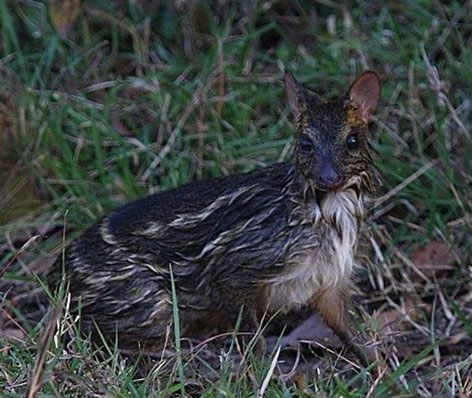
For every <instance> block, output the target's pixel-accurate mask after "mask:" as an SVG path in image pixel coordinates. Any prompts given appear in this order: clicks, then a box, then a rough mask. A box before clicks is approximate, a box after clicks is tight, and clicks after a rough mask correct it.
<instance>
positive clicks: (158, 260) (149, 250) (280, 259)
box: [48, 71, 380, 352]
mask: <svg viewBox="0 0 472 398" xmlns="http://www.w3.org/2000/svg"><path fill="white" fill-rule="evenodd" d="M284 81H285V90H286V94H287V99H288V105H289V108H290V110H291V112H292V114H293V115H294V117H295V119H296V122H297V126H298V134H297V137H296V143H295V148H294V152H293V156H292V157H291V159H290V160H289V161H286V162H282V163H277V164H274V165H271V166H268V167H265V168H261V169H258V170H255V171H252V172H249V173H243V174H235V175H230V176H227V177H222V178H216V179H209V180H201V181H195V182H191V183H189V184H186V185H183V186H180V187H177V188H175V189H171V190H168V191H165V192H160V193H158V194H155V195H151V196H148V197H145V198H143V199H140V200H137V201H134V202H132V203H129V204H127V205H125V206H123V207H120V208H118V209H116V210H114V211H112V212H111V213H110V214H108V215H106V216H105V217H104V218H102V219H101V220H100V221H99V222H98V223H96V224H95V225H94V226H92V227H91V228H90V229H88V230H87V231H86V232H85V233H84V234H83V235H82V236H81V237H79V238H78V239H77V240H75V241H74V242H73V243H72V244H71V245H70V247H68V248H67V250H66V255H65V262H64V264H63V261H62V260H59V261H57V262H56V264H55V265H54V267H53V269H52V271H51V272H50V274H49V277H48V278H49V282H50V284H51V285H52V286H56V284H57V283H58V281H60V280H61V275H62V271H63V270H64V272H65V275H66V280H67V281H68V285H69V291H70V293H71V296H72V298H73V303H75V305H77V303H78V302H80V317H81V319H80V320H81V325H82V330H84V331H85V332H96V330H97V328H99V329H100V331H101V333H102V334H103V335H104V336H105V337H106V338H109V339H111V340H112V341H114V339H115V337H116V336H118V344H119V345H120V347H123V348H127V349H138V348H143V347H159V346H162V344H163V343H164V341H165V337H166V335H167V334H168V332H169V330H171V331H172V328H171V327H170V326H171V325H172V322H173V309H172V295H171V293H172V284H171V273H172V276H173V279H174V286H175V291H176V296H177V303H178V309H179V312H178V313H179V317H180V325H181V332H182V335H183V336H188V337H194V336H200V335H202V334H203V333H204V332H205V331H208V330H214V329H217V330H218V329H219V330H227V328H228V327H232V326H234V325H235V323H236V321H237V319H238V316H239V315H240V313H241V314H242V315H241V316H242V323H241V330H243V331H255V329H256V328H257V325H258V323H259V321H260V319H261V317H262V316H263V314H264V313H268V314H272V313H275V312H277V311H282V312H283V311H288V310H293V309H297V308H300V307H302V306H309V308H311V309H312V311H313V312H314V313H316V314H318V316H320V317H321V318H322V319H323V320H324V321H325V323H326V324H327V325H328V326H329V327H330V328H331V329H332V330H333V331H334V332H335V333H336V334H337V335H338V336H339V337H341V338H342V339H343V340H344V341H345V342H348V343H351V345H352V346H353V347H354V349H355V350H356V351H358V352H365V350H364V349H363V347H361V346H360V343H355V342H353V336H354V332H353V327H352V322H351V320H350V317H349V314H348V311H347V307H348V303H349V285H350V280H351V278H350V277H351V273H352V269H353V261H354V260H353V258H354V254H355V252H356V249H357V245H358V231H359V227H360V225H361V223H362V221H363V219H364V218H365V212H366V201H368V200H369V198H371V197H372V196H373V195H375V192H376V189H377V188H378V186H379V184H380V183H379V177H378V172H377V171H376V169H375V167H374V165H373V163H372V158H371V151H370V149H369V144H368V135H369V129H368V122H369V118H370V116H371V115H372V113H373V112H374V111H375V109H376V108H377V104H378V102H379V98H380V82H379V78H378V77H377V75H376V74H375V73H374V72H372V71H366V72H364V73H362V74H361V75H360V76H358V77H357V79H356V80H355V81H354V83H353V84H352V85H351V86H350V88H349V89H348V91H347V93H346V94H345V95H344V96H341V97H340V98H338V99H336V100H333V101H324V100H323V99H322V98H320V97H319V96H318V95H317V94H315V93H314V92H312V91H311V90H310V89H309V88H307V87H306V86H305V85H303V84H300V83H299V82H297V81H296V80H295V78H294V77H293V76H292V75H291V74H290V73H286V74H285V77H284ZM241 309H242V312H241Z"/></svg>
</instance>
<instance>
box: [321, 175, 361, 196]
mask: <svg viewBox="0 0 472 398" xmlns="http://www.w3.org/2000/svg"><path fill="white" fill-rule="evenodd" d="M347 190H352V191H354V193H355V194H356V196H357V197H359V196H360V194H361V187H360V180H359V179H358V178H352V179H350V180H348V181H342V182H340V183H339V184H336V185H335V186H332V187H329V188H326V187H320V186H318V185H315V187H314V191H315V195H316V198H317V199H318V200H320V201H321V200H323V199H324V198H325V197H326V195H328V194H329V193H340V192H343V191H347Z"/></svg>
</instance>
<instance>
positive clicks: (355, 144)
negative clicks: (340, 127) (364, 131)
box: [346, 133, 361, 151]
mask: <svg viewBox="0 0 472 398" xmlns="http://www.w3.org/2000/svg"><path fill="white" fill-rule="evenodd" d="M360 144H361V142H360V140H359V134H356V133H354V134H349V135H348V136H347V138H346V145H347V148H348V149H350V150H351V151H353V150H355V149H358V148H359V146H360Z"/></svg>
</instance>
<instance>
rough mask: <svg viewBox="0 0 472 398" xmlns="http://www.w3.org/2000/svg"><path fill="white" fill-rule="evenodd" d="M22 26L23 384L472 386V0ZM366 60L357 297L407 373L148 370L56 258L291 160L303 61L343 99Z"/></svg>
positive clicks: (5, 349) (177, 363) (328, 364)
mask: <svg viewBox="0 0 472 398" xmlns="http://www.w3.org/2000/svg"><path fill="white" fill-rule="evenodd" d="M0 25H1V29H2V34H1V38H2V39H1V40H0V54H1V59H0V77H1V78H0V99H1V100H0V126H1V127H0V148H1V149H0V164H1V167H0V178H1V180H2V185H1V186H0V264H1V268H0V275H1V281H0V293H1V296H2V301H1V303H2V307H1V312H0V332H1V336H0V339H1V342H2V348H1V350H0V391H1V392H2V396H6V397H17V396H24V395H25V393H26V392H27V393H28V394H29V395H28V396H30V397H34V396H58V397H60V396H77V397H82V396H97V397H98V396H125V395H126V396H136V397H144V396H153V395H163V396H164V395H166V396H174V395H176V396H177V395H179V396H186V395H195V396H197V395H199V396H256V395H258V396H302V397H308V396H313V395H316V396H333V397H334V396H344V397H363V396H385V397H392V396H435V397H468V396H471V395H472V357H471V352H472V343H471V340H472V339H471V337H472V322H471V319H472V318H471V316H472V304H471V303H472V284H471V276H472V275H471V272H472V268H471V252H472V250H471V243H472V241H471V236H472V234H471V226H472V216H471V206H472V195H471V194H472V173H471V171H472V169H471V159H472V156H471V155H472V145H471V133H470V131H471V127H472V102H471V94H472V77H471V74H470V70H471V69H472V4H471V3H470V2H460V1H448V2H437V1H432V2H425V1H399V2H380V1H369V2H367V1H357V2H350V1H347V2H331V1H317V2H310V3H309V4H308V2H301V1H300V2H298V1H295V2H289V1H283V0H280V1H243V2H229V1H196V0H194V1H190V0H188V1H185V0H183V1H178V2H172V3H171V2H169V3H167V2H159V1H140V2H132V1H122V0H113V1H108V2H106V1H96V2H91V1H86V0H84V1H78V0H68V1H51V2H50V3H48V4H45V3H43V2H39V1H13V0H3V1H2V0H0ZM366 69H372V70H375V71H376V72H377V73H378V74H379V76H380V78H381V80H382V86H383V91H382V101H381V104H380V107H379V110H378V112H377V113H376V116H375V118H374V121H373V123H372V128H373V137H372V145H373V148H374V149H375V151H376V164H377V166H378V168H379V169H380V170H381V172H382V174H383V177H384V188H383V191H382V193H381V195H380V196H379V198H378V199H377V200H376V201H375V202H374V204H373V210H372V214H371V217H370V218H369V220H368V228H367V231H366V237H365V239H364V244H363V248H362V250H361V254H362V255H360V256H359V264H360V267H359V269H358V271H357V273H356V278H355V285H356V286H357V292H356V294H355V297H354V298H355V302H356V303H357V305H356V306H355V307H353V308H357V310H356V314H357V315H356V321H357V324H358V327H359V328H360V329H363V330H365V333H368V334H369V336H370V337H371V339H372V341H373V344H375V347H376V349H377V350H378V352H379V353H380V354H382V355H383V357H384V358H385V364H386V367H387V368H388V371H387V372H385V373H384V374H381V375H375V373H374V372H372V371H370V370H369V371H368V372H366V370H363V369H361V368H359V367H357V366H356V365H355V364H356V363H357V362H356V359H355V357H352V356H351V355H350V354H349V353H346V352H344V351H340V349H339V348H337V347H333V348H331V349H330V351H331V352H327V351H326V350H319V349H313V348H305V350H304V351H303V353H302V354H303V355H302V356H301V357H297V356H296V355H295V354H294V353H288V352H284V353H280V355H279V353H277V352H268V353H267V354H266V355H265V356H262V357H261V356H260V355H256V354H255V352H254V350H251V349H250V348H251V347H249V349H247V350H246V349H245V348H244V347H242V348H238V347H237V346H224V350H223V351H221V346H218V347H217V348H213V347H214V346H213V343H208V344H206V345H203V346H202V347H203V348H202V349H201V350H199V351H198V355H196V354H192V355H190V354H188V353H187V352H183V353H182V355H177V356H176V355H175V353H169V352H166V353H163V354H162V355H154V357H153V358H151V359H148V362H147V363H146V364H143V361H135V360H132V359H131V360H130V359H129V358H125V357H123V356H122V355H120V354H118V353H117V352H116V350H115V349H114V348H113V347H108V350H107V349H102V350H98V349H97V348H96V347H95V346H93V345H91V344H90V342H89V341H88V340H87V339H86V338H84V337H83V336H81V335H80V334H78V333H77V330H76V328H74V326H73V325H74V319H73V317H72V316H71V315H70V314H69V313H68V311H67V301H63V302H61V301H59V302H58V301H56V300H54V299H53V298H49V299H48V298H47V296H46V295H45V293H44V286H43V285H42V283H41V281H42V279H41V278H42V276H43V275H44V272H45V271H46V270H47V268H48V267H49V266H50V264H51V263H52V262H53V261H54V260H55V259H56V258H57V257H59V256H60V255H61V253H62V250H63V248H64V246H65V245H66V244H67V243H68V242H70V241H71V240H72V239H73V238H74V237H76V236H77V235H79V234H80V232H81V231H83V230H84V229H85V228H86V227H87V226H89V225H91V224H92V223H93V222H94V221H96V220H97V219H98V218H99V217H100V216H101V215H103V214H105V213H106V212H107V211H109V210H111V209H112V208H114V207H116V206H118V205H120V204H123V203H126V202H128V201H131V200H133V199H136V198H138V197H142V196H144V195H146V194H149V193H152V192H157V191H160V190H164V189H167V188H170V187H175V186H178V185H179V184H182V183H184V182H187V181H191V180H195V179H199V178H211V177H214V176H220V175H229V174H232V173H238V172H244V171H249V170H253V169H255V168H258V167H262V166H265V165H268V164H272V163H274V162H277V161H281V160H286V159H288V158H289V157H290V154H291V151H292V144H293V137H294V132H295V125H294V122H293V120H292V119H291V116H290V112H289V110H288V108H287V105H286V101H285V99H284V93H283V84H282V77H283V73H284V71H285V70H290V71H291V72H292V73H293V74H294V75H295V76H296V77H297V79H299V80H301V81H303V82H304V83H306V84H308V85H309V86H311V87H312V88H313V89H314V90H315V91H316V92H317V93H319V94H320V95H323V96H324V97H326V98H332V97H335V96H338V95H340V94H342V93H344V92H345V91H346V89H347V87H349V83H350V82H352V81H353V79H354V78H355V76H357V75H358V74H359V73H360V72H362V71H364V70H366ZM51 303H52V304H51ZM344 357H346V359H347V361H346V360H345V359H343V358H344ZM295 362H297V363H298V364H299V366H298V368H297V369H296V370H294V371H291V369H292V365H293V364H294V363H295ZM149 369H152V370H151V371H149ZM402 394H403V395H402Z"/></svg>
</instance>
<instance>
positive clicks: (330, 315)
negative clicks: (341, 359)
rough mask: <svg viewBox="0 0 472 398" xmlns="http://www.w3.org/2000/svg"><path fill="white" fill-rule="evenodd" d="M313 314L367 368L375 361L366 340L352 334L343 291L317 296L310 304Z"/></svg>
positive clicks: (327, 292) (326, 292)
mask: <svg viewBox="0 0 472 398" xmlns="http://www.w3.org/2000/svg"><path fill="white" fill-rule="evenodd" d="M311 306H312V308H313V310H314V311H315V313H317V314H318V315H319V316H320V317H321V318H322V319H323V321H324V322H326V324H327V325H328V326H329V327H330V328H331V329H332V330H333V331H334V332H335V333H336V334H337V335H338V336H339V337H340V338H341V339H342V340H343V341H344V342H345V343H346V344H347V345H348V346H349V348H350V349H351V350H352V351H353V352H354V353H355V354H356V355H357V356H358V358H359V360H360V361H361V362H362V364H363V365H364V366H365V367H367V366H369V365H370V364H371V363H372V362H374V361H375V360H376V358H375V353H374V351H373V350H372V349H371V348H370V347H368V346H367V344H366V343H367V341H366V339H365V338H364V337H363V336H362V335H361V334H359V333H357V332H354V326H353V323H352V320H351V317H350V315H349V313H348V309H347V295H346V293H345V291H344V290H343V289H337V288H331V289H326V290H324V291H323V292H321V293H319V294H317V295H316V296H315V297H314V298H313V300H312V303H311Z"/></svg>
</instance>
